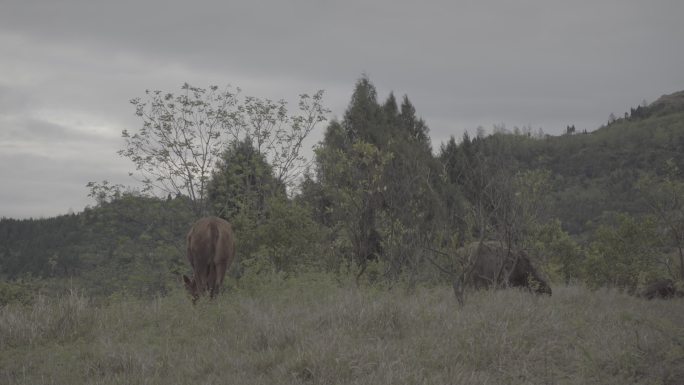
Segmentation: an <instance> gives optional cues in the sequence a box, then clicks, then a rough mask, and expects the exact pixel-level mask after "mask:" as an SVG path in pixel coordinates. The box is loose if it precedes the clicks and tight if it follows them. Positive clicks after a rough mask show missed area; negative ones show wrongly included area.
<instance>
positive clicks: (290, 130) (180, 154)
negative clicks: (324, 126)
mask: <svg viewBox="0 0 684 385" xmlns="http://www.w3.org/2000/svg"><path fill="white" fill-rule="evenodd" d="M146 96H147V100H145V101H143V100H142V99H141V98H135V99H133V100H131V103H132V104H133V105H134V106H135V109H136V115H137V116H138V117H140V118H141V119H142V121H143V125H142V128H141V129H140V130H139V131H137V132H134V133H130V132H129V131H127V130H124V131H123V133H122V136H123V138H124V140H125V143H126V144H125V148H124V149H123V150H121V151H119V154H120V155H121V156H124V157H127V158H129V159H130V160H131V161H132V162H133V163H134V164H135V167H136V171H137V172H138V173H139V174H140V177H141V182H142V184H143V192H149V193H156V194H160V195H161V196H166V195H167V194H171V195H174V196H177V195H183V196H187V197H188V198H189V202H190V203H191V205H192V206H191V207H192V210H193V211H194V213H195V215H196V216H201V215H206V214H207V213H208V212H209V209H208V201H207V196H206V194H207V185H208V183H209V181H210V178H211V175H212V171H213V170H214V166H215V164H216V163H217V160H218V159H219V157H220V155H221V153H222V152H223V151H224V149H225V148H226V147H227V145H228V144H230V143H238V142H240V141H249V142H253V143H254V146H255V149H256V152H257V153H258V154H259V155H260V156H262V157H264V158H265V159H267V160H268V161H269V163H270V165H271V167H272V168H273V169H274V171H275V173H276V178H277V179H278V181H279V182H280V183H282V184H284V185H291V184H292V183H293V181H294V180H295V179H296V178H297V177H298V176H299V174H300V173H301V171H302V169H303V167H304V165H305V164H306V160H305V159H304V158H303V156H302V155H301V149H302V145H303V143H304V139H305V138H306V137H307V136H308V135H309V133H310V132H311V131H312V130H313V129H314V127H315V126H316V124H318V123H320V122H322V121H324V120H325V114H326V113H327V112H328V110H327V109H325V108H324V107H323V106H322V104H321V103H322V98H323V92H322V91H318V92H317V93H315V94H314V95H313V96H309V95H307V94H302V95H300V99H299V113H298V114H294V115H289V114H288V111H287V108H286V103H285V101H279V102H273V101H271V100H268V99H260V98H256V97H252V96H246V97H244V98H242V97H241V96H240V90H239V89H237V90H236V91H232V90H231V89H230V88H226V89H225V90H220V89H219V88H218V87H217V86H211V87H209V88H208V89H205V88H199V87H194V86H191V85H189V84H187V83H186V84H184V85H183V86H182V87H181V92H180V93H179V94H178V95H175V94H173V93H163V92H162V91H146Z"/></svg>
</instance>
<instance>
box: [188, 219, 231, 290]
mask: <svg viewBox="0 0 684 385" xmlns="http://www.w3.org/2000/svg"><path fill="white" fill-rule="evenodd" d="M187 243H188V261H190V265H191V266H192V271H193V277H192V279H190V278H188V277H187V276H186V275H183V282H184V283H185V288H186V289H187V290H188V292H189V293H190V295H191V296H192V301H193V303H194V302H196V301H197V299H199V297H200V295H202V294H203V293H204V292H206V291H209V296H210V298H214V297H215V296H216V294H218V291H219V288H220V287H221V284H222V283H223V277H224V276H225V275H226V271H227V270H228V268H229V267H230V264H231V263H233V260H234V259H235V239H234V237H233V229H232V227H231V226H230V223H228V222H226V221H225V220H223V219H221V218H217V217H207V218H202V219H200V220H198V221H197V222H195V224H194V225H192V228H191V229H190V232H188V237H187Z"/></svg>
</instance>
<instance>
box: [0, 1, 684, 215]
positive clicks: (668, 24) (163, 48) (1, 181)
mask: <svg viewBox="0 0 684 385" xmlns="http://www.w3.org/2000/svg"><path fill="white" fill-rule="evenodd" d="M682 15H684V1H682V0H652V1H643V0H573V1H567V0H563V1H555V0H516V1H512V0H506V1H504V0H497V1H494V0H491V1H489V0H479V1H476V0H472V1H454V0H451V1H431V0H427V1H420V2H419V1H403V0H394V1H391V0H381V1H370V0H367V1H357V0H346V1H332V0H280V1H275V0H274V1H260V0H251V1H242V0H222V1H193V2H190V1H175V0H167V1H144V0H136V1H128V0H117V1H98V0H74V1H69V0H45V1H33V0H1V1H0V217H14V218H26V217H47V216H53V215H57V214H62V213H66V212H68V211H69V210H72V211H76V212H77V211H80V210H82V209H83V208H84V207H85V205H88V204H93V202H92V201H90V200H89V198H88V197H87V189H86V188H85V184H86V183H87V182H88V181H101V180H103V179H107V180H110V181H113V182H117V183H124V184H131V182H132V180H131V179H130V178H129V177H128V176H127V173H128V171H129V170H132V168H133V167H132V164H131V163H129V161H127V160H126V159H121V158H119V156H118V155H117V154H116V151H117V150H118V149H120V148H121V147H122V144H123V141H122V139H121V138H120V133H121V130H123V129H128V130H135V129H137V128H139V127H140V122H139V121H138V120H137V118H136V117H135V116H134V110H133V107H132V106H131V105H130V104H129V103H128V101H129V100H130V99H131V98H134V97H137V96H142V95H143V93H144V90H145V89H161V90H164V91H175V90H178V89H179V87H180V85H181V84H182V83H184V82H189V83H191V84H193V85H197V86H206V85H210V84H217V85H221V86H223V85H229V84H230V85H232V86H239V87H241V88H242V89H243V90H244V92H245V93H246V94H250V95H255V96H260V97H268V98H273V99H286V100H291V101H295V100H296V96H297V95H298V94H299V93H302V92H309V93H311V92H314V91H315V90H318V89H324V90H325V91H326V96H325V104H326V105H327V106H328V107H329V108H330V109H331V110H332V113H331V117H336V116H337V117H339V116H341V115H342V114H343V113H344V109H345V107H346V105H347V103H348V101H349V97H350V95H351V92H352V90H353V86H354V83H355V81H356V80H357V79H358V78H359V77H360V76H361V75H362V74H367V75H368V77H369V78H370V80H371V81H372V82H373V83H374V84H375V85H376V87H377V88H378V92H379V95H380V96H381V97H382V98H384V97H385V96H386V95H387V94H388V93H389V92H390V91H393V92H394V93H395V94H397V95H398V96H401V95H404V94H408V96H409V98H410V99H411V100H412V102H413V104H414V105H415V106H416V109H417V112H418V114H419V115H421V116H422V117H423V118H424V119H425V120H426V121H427V123H428V125H429V127H430V130H431V136H432V140H433V145H434V147H435V148H438V147H439V144H440V143H441V142H443V141H444V140H446V139H448V137H449V136H450V135H456V136H457V137H460V136H461V135H462V133H463V132H464V131H465V130H468V131H470V132H471V133H472V132H475V129H476V128H477V127H478V126H483V127H485V128H486V129H491V127H492V126H493V125H494V124H501V123H503V124H505V125H506V127H508V128H512V127H514V126H523V125H528V126H532V127H533V128H534V129H535V130H536V129H538V128H540V127H541V128H542V129H543V130H544V131H545V132H547V133H553V134H557V133H560V132H561V131H562V130H563V129H564V127H565V126H566V125H568V124H574V125H575V126H576V127H577V128H578V130H582V129H587V130H593V129H596V128H597V127H598V126H600V125H601V124H602V123H604V122H605V121H606V120H607V119H608V116H609V114H610V113H611V112H614V113H616V114H618V115H619V114H621V113H624V111H626V110H629V108H630V107H631V106H636V105H638V104H639V103H641V102H642V101H643V100H646V101H649V102H651V101H654V100H655V99H657V98H658V97H659V96H660V95H662V94H667V93H672V92H675V91H679V90H684V70H683V69H684V43H683V42H684V23H682V20H681V18H682ZM323 129H324V127H323V126H320V127H319V128H318V131H317V132H315V133H314V137H313V138H312V142H316V141H317V140H318V139H319V138H320V137H321V135H322V131H323Z"/></svg>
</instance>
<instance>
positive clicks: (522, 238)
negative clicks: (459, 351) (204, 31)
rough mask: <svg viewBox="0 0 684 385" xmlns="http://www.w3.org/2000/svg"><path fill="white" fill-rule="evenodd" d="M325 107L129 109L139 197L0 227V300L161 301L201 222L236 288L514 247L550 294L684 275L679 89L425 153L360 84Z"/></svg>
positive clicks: (418, 277) (412, 115)
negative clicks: (226, 255)
mask: <svg viewBox="0 0 684 385" xmlns="http://www.w3.org/2000/svg"><path fill="white" fill-rule="evenodd" d="M322 97H323V94H322V92H317V93H315V94H313V95H312V96H308V95H306V94H303V95H301V97H300V99H299V104H298V108H297V109H295V111H294V112H292V111H289V110H288V108H287V105H286V104H285V103H284V102H282V101H281V102H273V101H270V100H267V99H259V98H255V97H248V96H244V97H243V96H242V95H241V93H240V91H239V90H237V91H234V92H233V91H231V90H230V89H226V90H221V89H219V88H218V87H209V88H207V89H203V88H198V87H192V86H190V85H187V84H185V85H183V87H181V91H180V92H179V93H177V94H174V93H164V92H161V91H154V92H148V93H147V95H146V97H145V98H146V99H144V100H143V99H140V98H136V99H133V101H132V103H133V105H134V106H135V113H136V115H137V116H138V117H139V118H140V119H141V123H142V127H141V128H140V130H137V131H134V130H132V131H130V132H129V131H125V132H124V133H123V139H124V144H123V150H122V151H120V155H122V156H124V157H127V158H129V159H131V160H132V161H133V164H134V165H135V174H136V175H137V176H138V177H139V178H140V180H141V181H142V182H143V184H144V189H143V191H130V190H126V188H125V187H124V186H120V185H110V184H109V183H107V182H106V181H105V182H102V183H89V184H88V186H89V187H90V189H91V191H90V195H91V196H92V197H93V198H94V199H95V202H96V204H95V205H94V206H93V207H89V208H87V209H86V210H85V211H83V212H82V213H78V214H71V215H64V216H60V217H56V218H48V219H28V220H15V219H2V220H0V277H2V279H3V282H2V286H0V304H7V303H13V302H19V303H21V302H23V303H26V302H31V300H32V299H33V298H34V297H35V294H36V293H42V294H46V295H57V294H64V293H66V292H67V291H68V290H69V289H70V288H78V289H79V290H83V291H84V292H85V293H86V295H87V296H88V297H91V296H92V297H95V298H110V297H112V296H122V297H125V298H129V297H134V298H154V297H156V296H159V295H162V296H163V295H166V294H168V293H169V292H171V291H172V290H173V289H174V288H175V287H177V285H178V283H177V281H178V276H179V275H180V274H182V273H187V271H188V269H189V268H188V266H187V262H186V260H185V245H184V237H185V233H186V232H187V229H188V228H189V226H190V224H191V223H192V222H193V221H194V220H196V219H197V218H198V217H199V216H204V215H219V216H222V217H224V218H226V219H227V220H229V221H230V222H231V223H232V224H233V225H234V229H235V232H236V239H237V251H238V263H236V264H235V266H234V269H233V270H232V272H231V274H232V275H233V276H234V278H235V279H237V280H242V279H247V277H251V278H254V277H259V275H260V274H272V273H276V274H282V275H289V274H294V273H298V272H301V271H307V272H316V273H320V274H333V275H335V274H348V273H351V274H355V276H356V280H357V281H358V282H359V283H361V282H370V283H373V284H377V285H385V286H389V287H391V286H394V285H397V284H398V283H400V282H405V283H407V285H408V286H409V287H410V288H418V287H432V286H434V285H444V284H447V283H449V282H450V281H451V280H452V279H453V276H454V275H458V274H461V273H463V272H464V271H465V269H466V265H467V264H466V261H465V259H464V258H465V257H464V255H462V253H461V252H460V251H459V250H461V248H462V247H463V246H464V245H468V244H471V243H472V242H477V241H494V242H498V243H499V244H500V245H502V246H503V248H502V250H509V251H510V250H519V249H524V250H526V251H527V253H528V254H529V257H530V258H531V261H532V263H533V264H534V265H536V266H537V267H538V268H539V270H540V271H541V272H542V273H543V274H542V275H544V276H546V277H548V279H549V280H550V283H551V284H552V285H562V284H566V285H567V284H586V285H587V286H589V287H592V288H599V287H614V288H619V289H621V290H626V291H627V292H630V293H634V292H636V291H637V290H639V288H640V287H642V286H644V285H645V284H647V283H648V282H650V281H652V280H655V279H661V278H670V279H675V280H682V278H684V201H683V200H682V197H683V196H684V195H683V194H684V175H682V170H684V168H683V167H684V101H683V100H684V93H677V94H673V95H668V96H665V97H663V98H661V99H659V100H658V101H656V102H654V103H653V104H651V105H649V106H645V105H644V106H639V107H638V108H636V109H632V110H631V112H630V113H628V114H625V117H624V118H619V119H618V118H614V117H613V118H611V120H610V121H609V123H608V124H607V125H606V126H604V127H601V128H600V129H598V130H596V131H594V132H591V133H579V132H577V131H576V129H574V126H569V127H568V130H567V134H565V135H561V136H558V137H551V136H544V135H543V134H541V135H532V133H531V130H530V129H523V130H520V129H517V128H514V129H513V130H512V131H510V132H509V131H507V130H506V129H505V128H504V127H503V126H501V127H497V128H496V130H495V132H494V133H493V134H492V135H488V136H487V135H484V134H483V133H482V132H478V135H477V136H475V137H471V136H470V135H468V134H466V135H464V136H463V138H461V139H458V140H457V139H456V138H453V137H452V138H451V139H450V140H449V141H447V142H446V143H443V144H441V145H440V147H439V149H437V150H434V149H433V148H432V147H431V143H430V139H429V130H428V126H427V123H426V122H425V121H423V120H422V119H421V118H420V117H419V115H418V113H417V110H416V108H415V107H414V106H413V105H412V103H411V101H410V100H409V98H408V97H407V96H404V97H402V98H400V99H399V100H397V98H395V96H394V95H393V94H390V95H388V96H387V98H386V99H385V100H384V101H383V100H381V99H380V98H379V96H378V95H377V92H376V89H375V87H374V86H373V84H372V83H371V82H370V80H369V79H367V78H365V77H364V78H361V79H359V81H358V82H357V84H356V86H355V88H354V92H353V94H352V98H351V100H350V103H349V106H348V108H347V110H346V112H345V113H344V115H343V116H342V119H340V120H333V121H331V122H325V117H324V116H325V113H326V112H327V110H326V109H325V108H324V107H323V105H322ZM317 124H327V126H326V127H325V134H324V136H323V139H322V141H321V142H320V143H319V145H318V146H317V147H316V148H315V158H314V159H313V160H312V162H311V163H308V162H307V161H306V160H305V159H303V158H302V156H301V149H302V145H303V143H304V140H305V139H306V137H307V135H308V134H309V133H310V132H311V130H313V129H314V127H315V126H316V125H317ZM436 266H439V268H436ZM444 272H451V273H447V274H444ZM251 278H250V279H251ZM257 279H258V278H257Z"/></svg>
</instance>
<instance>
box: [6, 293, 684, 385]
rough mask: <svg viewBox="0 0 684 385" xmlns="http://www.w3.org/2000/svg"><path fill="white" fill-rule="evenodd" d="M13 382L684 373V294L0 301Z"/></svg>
mask: <svg viewBox="0 0 684 385" xmlns="http://www.w3.org/2000/svg"><path fill="white" fill-rule="evenodd" d="M0 383H1V384H31V385H38V384H627V383H629V384H684V300H682V299H676V300H671V301H659V300H656V301H644V300H641V299H638V298H633V297H629V296H627V295H624V294H620V293H618V292H614V291H598V292H591V291H588V290H586V289H583V288H580V287H556V288H554V295H553V297H546V296H544V297H539V296H534V295H531V294H528V293H526V292H520V291H515V290H509V291H494V292H479V293H474V294H471V295H470V296H469V297H468V298H467V301H466V304H465V306H464V307H459V306H458V305H457V303H456V300H455V298H454V296H453V292H452V291H451V290H450V288H447V287H444V288H433V289H428V288H423V289H418V290H417V291H416V292H414V293H412V294H407V293H406V291H404V290H378V289H373V288H365V289H359V288H356V287H355V286H353V285H342V286H340V285H338V284H335V283H333V282H332V281H329V280H290V281H287V282H281V283H280V284H273V285H268V286H264V287H262V288H260V289H259V290H250V291H246V290H233V291H232V292H229V293H225V294H224V295H223V296H222V297H220V298H219V299H218V300H216V301H214V302H208V301H203V302H201V303H199V304H198V306H196V307H193V306H192V305H191V304H190V301H189V300H188V299H187V298H186V297H185V295H184V294H183V293H181V292H180V291H179V292H176V293H173V294H172V295H170V296H168V297H164V298H158V299H155V300H147V301H137V300H126V299H123V300H117V301H112V302H111V303H109V304H94V303H92V302H91V301H89V300H88V298H84V297H83V296H81V295H79V294H78V293H76V292H72V293H71V294H70V295H67V296H64V297H61V298H57V299H48V298H39V299H37V300H36V301H34V303H33V304H32V305H30V306H21V305H13V306H8V307H5V308H3V309H1V310H0Z"/></svg>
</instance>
